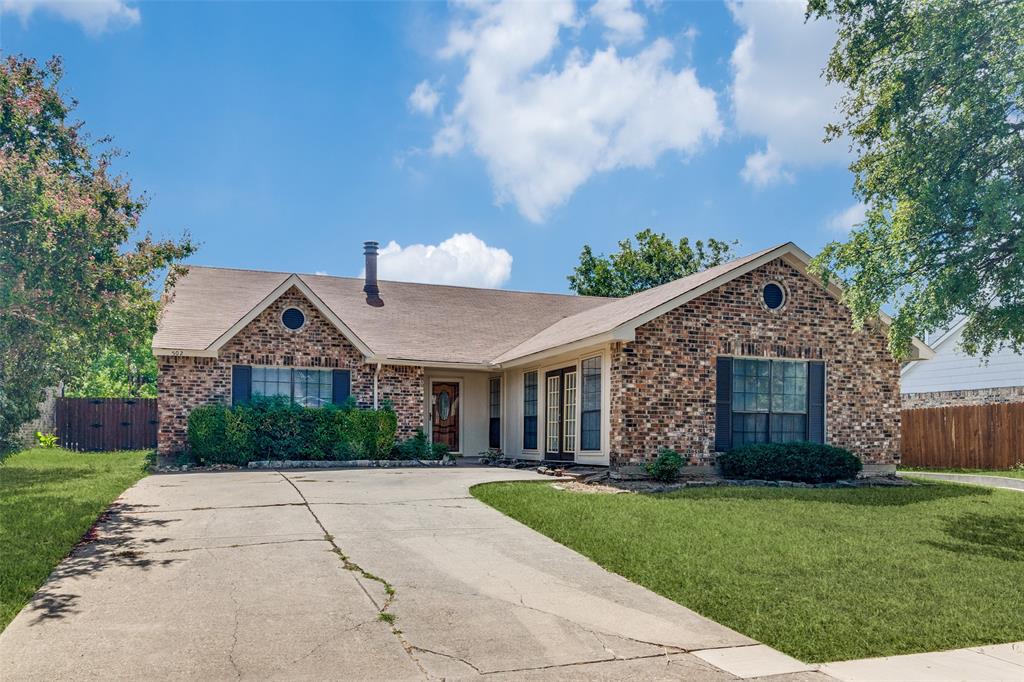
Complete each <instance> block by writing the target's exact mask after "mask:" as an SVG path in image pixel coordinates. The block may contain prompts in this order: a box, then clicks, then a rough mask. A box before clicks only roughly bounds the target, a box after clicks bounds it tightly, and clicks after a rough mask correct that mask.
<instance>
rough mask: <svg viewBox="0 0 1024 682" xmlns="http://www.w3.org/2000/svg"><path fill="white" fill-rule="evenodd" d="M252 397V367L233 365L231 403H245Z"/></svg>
mask: <svg viewBox="0 0 1024 682" xmlns="http://www.w3.org/2000/svg"><path fill="white" fill-rule="evenodd" d="M251 397H252V367H250V366H249V365H232V366H231V404H232V405H244V404H245V403H247V402H249V399H250V398H251Z"/></svg>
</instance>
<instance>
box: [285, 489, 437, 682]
mask: <svg viewBox="0 0 1024 682" xmlns="http://www.w3.org/2000/svg"><path fill="white" fill-rule="evenodd" d="M277 473H278V475H279V476H280V477H281V478H283V479H284V480H286V481H287V482H288V484H289V485H290V486H291V487H292V488H294V489H295V493H296V494H297V495H298V496H299V497H300V498H301V499H302V504H303V505H304V506H305V507H306V510H307V511H308V512H309V514H310V516H312V517H313V520H314V521H316V525H317V526H319V527H320V530H321V532H323V534H324V540H325V541H326V542H327V543H328V544H330V546H331V552H333V553H334V554H335V555H337V557H338V558H339V559H340V560H341V565H342V566H344V568H345V570H347V571H352V572H353V573H356V574H358V575H360V576H362V577H363V578H365V579H367V580H373V581H375V582H378V583H380V584H381V585H383V586H384V594H385V598H384V602H383V603H382V604H378V603H377V600H376V599H374V598H373V595H372V594H370V591H369V590H367V589H366V586H365V585H364V584H363V583H362V581H360V580H359V579H358V578H357V579H356V584H357V585H359V588H360V589H361V590H362V591H363V594H365V595H366V598H367V599H369V600H370V603H371V604H373V606H374V608H375V609H377V618H378V620H380V621H382V622H384V623H387V624H388V626H390V628H391V634H393V635H394V636H395V638H397V639H398V642H399V644H401V645H402V648H403V649H405V653H406V654H407V655H408V656H409V658H410V659H411V660H412V662H413V663H415V664H416V667H417V668H419V671H420V672H421V673H422V674H423V676H424V677H425V678H429V677H430V675H429V674H428V673H427V671H426V669H425V668H424V667H423V664H422V663H420V661H419V659H418V658H416V656H415V655H414V654H413V651H414V647H413V646H412V645H411V644H410V643H409V641H408V640H407V639H406V638H405V637H404V636H403V635H402V631H401V630H399V629H398V626H397V625H396V624H395V614H394V613H392V612H390V611H388V609H389V608H391V604H392V602H394V600H395V588H394V586H393V585H392V584H391V583H389V582H388V581H387V580H385V579H384V578H382V577H380V576H378V575H374V574H373V573H370V572H369V571H367V570H366V569H364V568H363V567H362V566H360V565H359V564H357V563H355V562H354V561H352V560H351V559H349V557H348V555H347V554H345V552H344V551H343V550H342V549H341V547H340V546H338V543H337V542H335V541H334V536H333V535H331V534H330V533H329V532H327V527H326V526H324V524H323V521H321V520H320V517H319V516H317V515H316V512H315V511H313V507H311V506H310V504H309V500H307V499H306V496H305V495H303V494H302V491H301V490H299V486H297V485H295V482H294V481H292V479H290V478H288V477H287V476H285V475H284V473H283V472H281V471H278V472H277Z"/></svg>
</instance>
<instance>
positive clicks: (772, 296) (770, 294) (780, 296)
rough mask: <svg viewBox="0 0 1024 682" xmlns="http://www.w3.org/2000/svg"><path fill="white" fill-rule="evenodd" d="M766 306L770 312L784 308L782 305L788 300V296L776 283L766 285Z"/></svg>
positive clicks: (764, 292)
mask: <svg viewBox="0 0 1024 682" xmlns="http://www.w3.org/2000/svg"><path fill="white" fill-rule="evenodd" d="M762 295H763V296H764V304H765V305H766V306H768V309H769V310H777V309H779V308H781V307H782V304H783V303H784V302H785V300H786V294H785V292H784V291H783V290H782V287H780V286H779V285H778V284H776V283H775V282H769V283H768V284H765V285H764V291H763V292H762Z"/></svg>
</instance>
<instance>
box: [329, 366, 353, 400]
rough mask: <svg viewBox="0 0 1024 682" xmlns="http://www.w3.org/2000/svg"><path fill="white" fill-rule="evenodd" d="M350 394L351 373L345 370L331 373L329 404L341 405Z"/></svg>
mask: <svg viewBox="0 0 1024 682" xmlns="http://www.w3.org/2000/svg"><path fill="white" fill-rule="evenodd" d="M351 392H352V373H351V372H350V371H349V370H347V369H336V370H333V371H332V372H331V402H333V403H334V404H335V405H343V404H344V403H345V401H346V400H348V396H349V394H350V393H351Z"/></svg>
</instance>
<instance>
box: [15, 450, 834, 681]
mask: <svg viewBox="0 0 1024 682" xmlns="http://www.w3.org/2000/svg"><path fill="white" fill-rule="evenodd" d="M536 478H541V477H539V476H538V475H536V474H533V473H527V472H519V471H506V470H498V469H483V468H458V469H448V470H420V469H373V470H331V471H310V472H305V471H289V472H247V471H242V472H230V473H208V474H207V473H194V474H175V475H158V476H150V477H149V478H146V479H144V480H142V481H141V482H139V483H138V484H137V485H136V486H134V487H133V488H131V489H130V490H128V491H127V492H126V493H125V494H124V495H123V496H122V498H121V499H120V500H119V501H118V503H117V504H116V505H115V507H114V508H113V511H112V512H111V513H109V514H108V515H107V516H106V517H105V519H104V520H103V521H102V523H101V524H100V526H99V529H98V532H97V534H96V537H95V538H94V539H93V541H92V542H91V543H89V544H87V545H85V546H83V547H81V548H80V549H79V550H77V551H76V552H75V554H74V555H73V556H72V557H70V558H69V559H68V560H66V561H65V562H63V563H62V564H61V565H60V566H59V567H58V568H57V569H56V571H55V572H54V573H53V575H52V576H51V578H50V580H49V581H48V582H47V583H46V584H45V585H44V586H43V588H42V589H41V590H40V591H39V593H38V594H37V595H36V596H35V598H34V600H33V601H32V602H31V603H30V604H29V605H28V606H27V607H26V608H25V609H24V610H23V611H22V612H21V613H20V614H19V615H18V617H17V618H16V619H15V620H14V622H12V623H11V625H10V626H9V627H8V628H7V629H6V630H5V631H4V633H3V634H2V635H0V671H2V674H3V677H4V679H6V680H21V679H46V680H54V679H58V680H63V679H86V678H87V679H127V678H132V679H179V678H180V679H184V678H192V679H203V680H218V679H238V678H246V679H282V680H300V679H309V680H323V679H374V680H376V679H387V680H406V679H410V680H411V679H416V680H421V679H474V678H480V677H488V678H495V679H556V678H557V679H609V680H610V679H616V680H621V679H631V678H633V679H687V680H708V681H718V680H734V679H737V677H736V675H733V674H731V673H727V672H725V671H724V670H722V669H721V668H719V667H716V666H714V665H711V664H710V663H708V662H707V661H706V660H704V659H709V660H714V661H716V662H718V663H719V665H722V666H723V667H727V668H730V669H732V670H733V672H737V673H738V674H740V675H742V676H743V677H753V676H755V675H765V674H771V673H775V672H778V673H783V672H792V669H791V668H790V667H787V666H789V665H790V664H789V663H786V662H785V661H781V662H780V661H778V660H776V659H773V658H772V657H771V655H770V654H771V650H768V652H767V653H768V654H769V656H768V658H767V659H765V658H764V657H763V656H762V654H763V653H765V652H764V651H763V650H764V649H766V647H760V646H756V642H753V641H752V640H750V639H749V638H747V637H744V636H743V635H740V634H738V633H736V632H734V631H732V630H729V629H727V628H725V627H723V626H721V625H718V624H717V623H714V622H712V621H709V620H707V619H705V618H703V617H701V616H698V615H697V614H695V613H694V612H692V611H690V610H688V609H686V608H683V607H682V606H679V605H678V604H675V603H673V602H671V601H669V600H667V599H664V598H662V597H660V596H658V595H656V594H654V593H652V592H649V591H648V590H646V589H644V588H641V587H639V586H637V585H635V584H633V583H631V582H629V581H627V580H625V579H624V578H621V577H619V576H617V575H614V574H612V573H609V572H607V571H605V570H604V569H602V568H600V567H599V566H597V565H596V564H594V563H592V562H591V561H589V560H587V559H585V558H584V557H582V556H580V555H579V554H576V553H575V552H573V551H571V550H569V549H567V548H565V547H563V546H561V545H559V544H557V543H555V542H553V541H551V540H549V539H547V538H546V537H544V536H542V535H540V534H538V533H535V532H534V531H532V530H530V529H528V528H526V527H525V526H522V525H520V524H519V523H517V522H515V521H513V520H511V519H509V518H507V517H505V516H503V515H502V514H500V513H499V512H497V511H495V510H493V509H491V508H489V507H487V506H485V505H483V504H482V503H480V502H478V501H476V500H475V499H473V498H472V497H471V496H470V495H469V492H468V489H469V486H471V485H473V484H475V483H480V482H486V481H497V480H511V479H523V480H527V479H536ZM547 480H549V481H550V479H547ZM566 494H574V493H566ZM695 559H697V557H680V567H681V570H685V565H686V563H687V562H688V561H693V560H695ZM382 610H384V611H385V612H386V613H388V614H393V615H394V624H393V625H391V624H389V623H388V622H386V621H385V620H384V619H382V618H381V616H380V613H381V611H382ZM731 647H737V648H731ZM694 651H696V652H697V653H696V654H694V653H687V652H694ZM737 656H738V657H739V658H740V659H742V660H741V663H740V667H739V669H737V668H736V664H735V659H736V658H737ZM744 657H746V658H744ZM747 659H751V660H755V659H756V660H760V661H761V662H760V663H755V664H754V665H753V667H750V666H749V665H748V667H747V668H746V669H744V668H743V665H744V664H743V662H742V661H743V660H747ZM721 661H732V662H730V663H722V662H721ZM765 661H768V662H767V663H765ZM773 661H775V662H774V663H773ZM789 661H792V659H789ZM744 670H746V671H747V673H746V674H744ZM777 679H783V678H781V677H780V678H777ZM785 679H791V680H795V679H804V680H812V679H826V678H825V676H823V675H821V674H820V673H810V672H806V673H800V672H797V673H795V674H792V675H788V676H786V677H785Z"/></svg>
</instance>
